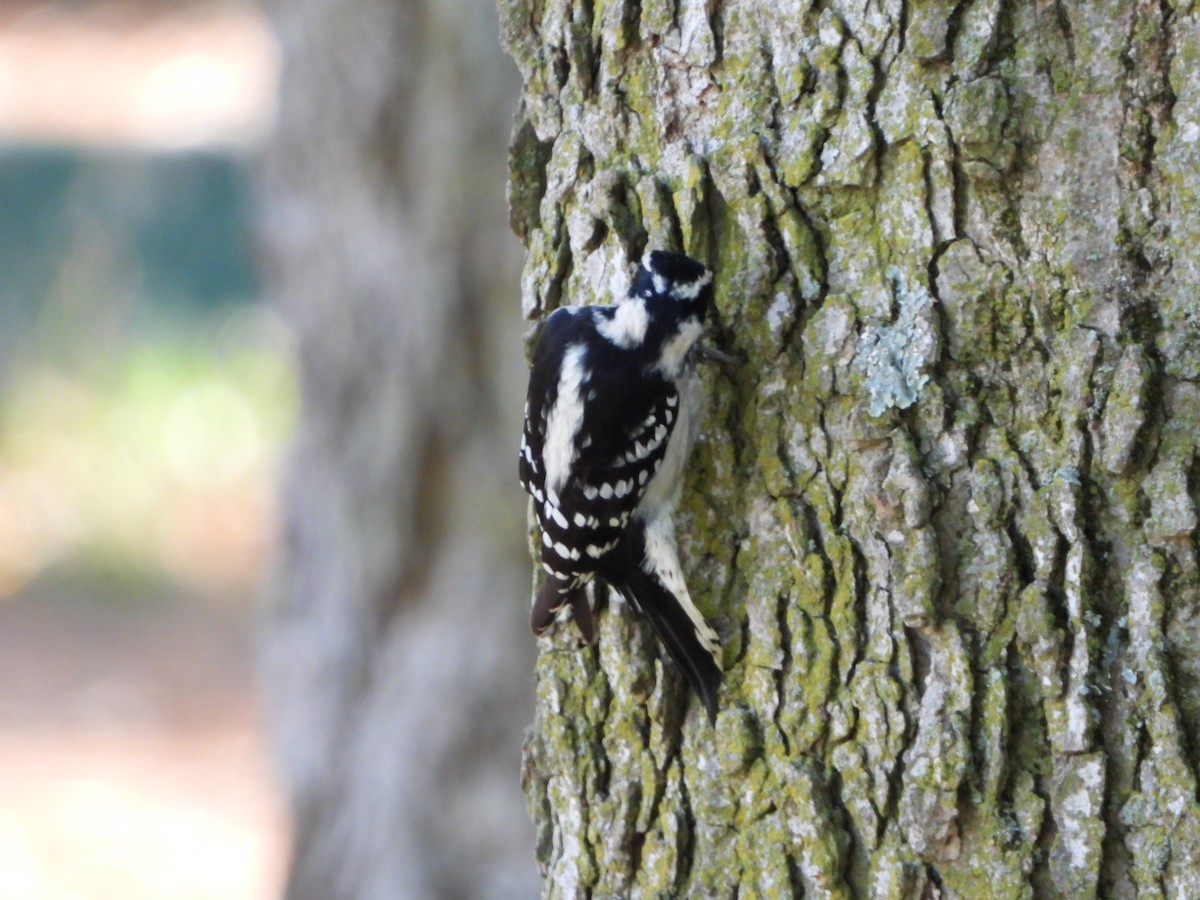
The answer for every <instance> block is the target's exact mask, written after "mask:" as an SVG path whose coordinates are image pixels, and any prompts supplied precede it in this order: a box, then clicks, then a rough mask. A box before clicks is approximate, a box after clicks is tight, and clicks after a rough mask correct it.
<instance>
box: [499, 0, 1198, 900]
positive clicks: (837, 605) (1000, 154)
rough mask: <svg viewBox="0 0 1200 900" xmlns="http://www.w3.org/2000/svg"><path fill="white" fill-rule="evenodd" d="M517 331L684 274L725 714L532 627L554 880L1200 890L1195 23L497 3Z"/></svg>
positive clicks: (1165, 6)
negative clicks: (619, 287) (708, 325)
mask: <svg viewBox="0 0 1200 900" xmlns="http://www.w3.org/2000/svg"><path fill="white" fill-rule="evenodd" d="M501 27H502V32H503V36H504V40H505V42H506V45H507V47H508V49H509V51H510V52H511V53H512V55H513V57H514V59H515V60H516V61H517V64H518V66H519V67H520V70H521V75H522V79H523V83H524V92H523V98H522V106H521V113H520V116H521V121H520V123H519V126H518V128H517V130H516V132H515V134H514V140H513V144H512V157H511V159H512V175H511V177H512V189H511V196H512V200H513V207H514V209H513V216H514V221H515V222H516V224H517V228H518V233H519V234H520V235H521V237H522V239H523V240H524V243H525V246H526V250H527V259H526V264H525V274H524V277H523V282H522V284H523V291H522V299H523V309H524V312H525V314H526V315H527V316H530V317H538V316H541V315H543V314H545V313H546V312H548V311H549V310H550V309H552V308H554V307H555V306H557V305H560V304H565V303H581V302H592V301H599V302H609V301H610V300H611V296H610V294H609V291H610V288H609V285H611V284H613V283H619V282H620V280H621V279H622V277H625V276H626V275H627V273H628V270H629V266H630V265H631V263H632V261H634V260H636V258H637V257H638V255H640V252H641V250H642V249H643V247H644V246H646V245H647V244H650V245H653V246H659V247H667V248H673V249H683V250H686V251H688V252H690V253H691V254H692V255H694V256H696V257H697V258H699V259H701V260H703V261H705V262H707V263H709V264H710V265H711V266H712V267H713V268H714V269H715V270H716V282H715V284H716V292H717V306H718V311H717V317H716V318H717V324H716V327H715V328H714V330H713V336H712V337H713V340H714V342H715V343H717V344H718V345H719V346H721V347H722V349H725V350H727V351H734V352H738V353H741V354H743V355H744V356H745V357H746V358H747V360H748V362H747V363H746V364H745V365H743V366H742V367H741V368H740V369H738V370H737V371H728V370H721V369H709V370H706V373H705V378H706V381H707V386H708V389H709V396H710V401H709V408H708V410H707V413H706V425H705V429H704V432H703V433H702V435H701V439H700V442H699V445H698V448H697V453H696V456H695V458H694V462H693V473H692V477H691V480H690V481H689V484H688V488H687V490H686V492H685V501H684V508H683V510H682V514H681V517H680V523H681V524H680V530H681V532H682V534H681V540H682V546H683V551H684V555H685V557H686V562H685V566H686V569H687V574H688V577H689V582H690V587H691V589H692V594H693V596H694V598H695V599H696V600H697V603H698V605H700V606H701V608H702V609H703V610H704V611H705V612H706V613H707V614H708V615H709V616H710V618H711V620H712V621H713V622H714V624H715V625H716V626H717V628H718V630H719V631H720V632H721V634H722V637H723V640H724V644H725V665H726V670H727V676H726V689H725V692H724V695H723V698H722V706H723V711H722V713H721V715H720V716H719V719H718V722H717V725H716V727H715V729H712V728H710V727H709V725H708V723H707V722H706V721H705V719H704V716H703V715H702V714H701V712H700V710H699V709H698V708H697V705H696V704H695V703H694V702H691V703H688V702H687V700H686V693H685V689H684V687H683V685H682V680H681V679H680V678H679V677H678V674H677V673H676V672H674V670H673V668H672V667H671V665H670V664H669V663H664V662H662V660H661V659H660V652H659V650H658V648H657V647H656V645H655V643H654V641H653V639H652V638H651V637H649V635H648V634H647V629H646V627H645V625H644V623H641V622H639V621H637V619H636V617H635V616H633V615H632V614H630V613H629V611H628V610H626V609H622V608H615V607H610V608H609V609H608V610H607V611H606V612H604V613H603V614H602V615H601V621H600V627H599V631H600V640H599V643H598V646H597V647H595V648H591V647H584V646H580V644H579V641H578V637H577V635H576V634H575V633H574V632H573V631H572V629H571V628H569V627H562V628H559V629H557V630H556V632H555V633H554V634H553V635H552V636H551V637H549V638H547V639H545V640H544V642H543V644H542V648H541V649H542V652H541V654H540V657H539V661H538V666H537V673H538V708H537V718H536V721H535V726H534V732H533V735H532V737H531V739H530V741H529V743H528V745H527V752H526V759H525V775H526V790H527V794H528V799H529V803H530V806H531V808H532V809H533V810H534V813H535V819H536V822H537V826H538V854H539V860H540V863H541V866H542V871H543V875H544V878H545V882H544V893H545V895H546V896H549V897H586V896H605V897H608V896H672V897H675V896H680V897H682V896H687V897H750V896H755V897H780V896H790V895H795V896H799V895H804V896H831V897H851V896H869V897H931V896H941V897H965V898H978V897H1030V896H1036V897H1092V896H1105V897H1134V896H1137V897H1142V896H1172V897H1190V896H1200V805H1198V802H1197V765H1198V763H1200V759H1198V757H1197V749H1196V748H1197V747H1198V746H1200V744H1198V743H1197V742H1198V740H1200V617H1198V614H1197V593H1198V587H1200V573H1198V570H1197V540H1196V539H1197V515H1196V509H1197V501H1198V500H1200V479H1198V478H1197V464H1196V448H1197V435H1198V433H1200V383H1198V382H1200V303H1198V301H1197V299H1196V298H1197V296H1200V264H1198V263H1197V258H1198V257H1197V253H1196V249H1195V248H1196V247H1197V246H1198V245H1200V244H1198V238H1200V203H1198V202H1197V201H1198V199H1200V198H1198V197H1197V194H1198V193H1200V176H1198V172H1200V66H1197V64H1196V61H1197V59H1200V15H1198V14H1197V12H1196V10H1195V9H1194V8H1193V5H1192V4H1191V3H1185V2H1169V0H1168V2H1161V3H1160V2H1125V0H1100V2H1078V0H1060V2H1056V3H1046V2H1041V0H968V2H954V0H926V2H906V0H818V2H811V3H810V2H806V0H790V2H789V0H783V2H778V3H775V2H771V3H766V2H751V0H731V2H726V3H718V4H712V3H705V2H701V0H679V2H672V0H643V2H641V3H633V2H627V0H614V2H610V3H605V4H592V3H587V2H579V0H546V2H539V3H535V2H530V0H501Z"/></svg>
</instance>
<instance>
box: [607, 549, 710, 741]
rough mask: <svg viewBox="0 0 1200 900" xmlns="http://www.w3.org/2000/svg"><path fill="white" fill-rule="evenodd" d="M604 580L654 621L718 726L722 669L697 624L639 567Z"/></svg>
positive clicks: (629, 567) (613, 573)
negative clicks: (698, 632) (706, 644)
mask: <svg viewBox="0 0 1200 900" xmlns="http://www.w3.org/2000/svg"><path fill="white" fill-rule="evenodd" d="M603 577H604V579H605V580H606V581H608V583H609V584H611V585H612V586H613V587H614V588H616V589H617V590H618V591H620V592H621V593H622V594H623V595H624V596H625V598H626V599H627V600H629V601H630V602H631V603H633V604H634V605H635V606H636V607H637V608H638V609H640V610H641V611H642V613H643V614H644V615H645V616H646V618H647V619H649V620H650V624H651V626H653V628H654V633H655V634H657V635H658V639H659V640H660V641H662V643H663V646H665V647H666V648H667V652H668V653H670V654H671V658H672V659H673V660H675V663H676V665H678V666H679V668H680V669H682V670H683V674H684V675H685V676H686V678H687V680H688V683H689V684H690V685H691V686H692V689H693V690H695V692H696V694H697V695H698V696H699V697H700V700H701V701H702V702H703V703H704V708H705V710H706V711H707V712H708V718H709V721H710V722H712V723H714V724H715V723H716V721H717V692H718V691H719V690H720V687H721V667H720V665H719V664H718V662H717V659H716V657H715V656H714V655H713V652H712V651H711V650H710V649H709V647H708V646H705V644H704V642H702V641H701V639H700V636H699V635H698V634H697V632H696V624H695V623H694V622H693V621H692V619H691V617H690V616H689V615H688V614H687V611H686V610H685V609H684V608H683V605H682V603H681V602H680V600H679V598H677V597H676V596H675V595H674V594H673V593H671V592H670V591H669V590H667V588H666V587H665V586H664V585H663V584H662V582H661V581H659V579H658V578H657V577H656V576H654V575H653V574H649V573H647V572H645V571H643V570H642V568H641V567H640V566H638V565H623V566H621V567H620V568H619V570H617V571H610V572H608V573H605V575H604V576H603Z"/></svg>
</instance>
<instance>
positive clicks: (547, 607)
mask: <svg viewBox="0 0 1200 900" xmlns="http://www.w3.org/2000/svg"><path fill="white" fill-rule="evenodd" d="M568 603H569V604H570V605H571V614H572V615H573V616H574V617H575V624H576V625H578V626H579V632H580V634H582V635H583V639H584V640H585V641H587V642H588V643H589V644H594V643H595V642H596V625H595V622H594V621H593V619H592V608H591V607H590V606H589V605H588V598H587V585H582V586H580V587H576V588H571V589H567V590H564V585H563V582H561V581H559V580H558V579H556V578H547V579H546V583H545V584H543V585H542V588H541V590H539V591H538V592H537V596H536V597H534V600H533V610H532V612H530V614H529V627H530V628H532V629H533V633H534V634H541V633H542V632H543V631H545V630H546V629H547V628H549V627H550V624H551V623H552V622H553V621H554V619H555V617H556V616H557V615H558V611H559V610H560V609H562V608H563V607H564V606H566V605H567V604H568Z"/></svg>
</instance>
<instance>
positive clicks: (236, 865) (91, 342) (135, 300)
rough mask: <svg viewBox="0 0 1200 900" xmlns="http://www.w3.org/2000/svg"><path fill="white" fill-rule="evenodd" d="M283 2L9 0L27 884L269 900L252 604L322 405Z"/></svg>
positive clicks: (4, 392)
mask: <svg viewBox="0 0 1200 900" xmlns="http://www.w3.org/2000/svg"><path fill="white" fill-rule="evenodd" d="M278 56H279V53H278V48H277V46H276V42H275V39H274V38H273V36H272V33H271V29H270V28H269V27H268V25H267V23H266V21H265V19H264V17H263V16H262V14H261V13H258V12H256V11H255V10H254V9H252V8H250V7H246V6H233V5H229V4H223V3H205V4H196V5H189V6H163V5H160V4H149V3H147V4H137V3H124V4H112V3H110V4H78V3H61V4H44V5H34V4H5V5H4V6H3V7H2V8H0V685H3V690H0V897H3V898H23V900H26V898H48V900H51V898H92V897H97V898H100V897H113V898H117V897H127V898H143V897H146V898H148V897H180V898H201V897H204V898H216V897H223V898H252V897H253V898H259V897H270V896H275V895H277V894H278V892H279V890H280V886H281V885H282V882H283V877H284V866H285V861H286V850H287V842H286V831H287V829H286V825H285V815H284V809H285V804H284V802H283V800H282V797H283V793H282V791H281V790H280V788H279V785H278V781H277V779H276V777H275V775H274V773H273V770H272V766H271V765H270V760H269V755H268V751H267V746H268V745H267V740H266V737H265V735H264V732H263V729H262V727H261V722H262V718H263V716H262V710H261V702H260V701H259V700H258V699H257V695H256V691H255V688H254V665H253V656H252V643H253V642H252V636H251V628H250V627H249V626H250V622H251V620H252V615H253V604H254V599H255V592H256V589H257V582H258V579H259V577H260V574H261V571H262V568H263V561H264V558H265V554H266V552H267V546H268V542H269V535H270V522H271V520H272V515H273V514H272V503H273V496H274V492H273V477H274V476H273V473H274V472H275V470H276V468H277V465H278V461H279V458H280V454H281V452H282V447H283V445H284V441H285V440H286V438H287V435H288V434H289V432H290V429H291V427H292V423H293V421H294V418H295V410H296V402H297V401H296V378H295V375H294V365H293V362H292V360H291V358H290V355H289V354H290V350H289V343H288V339H287V337H286V331H285V328H284V327H283V325H282V323H281V322H280V320H279V316H278V314H277V313H275V312H273V311H272V309H271V307H269V306H267V305H265V304H264V303H263V300H262V285H261V278H260V276H259V274H258V271H257V268H256V264H255V258H254V251H253V241H252V234H253V228H254V213H253V207H252V199H251V198H252V191H251V186H250V181H249V178H248V175H249V172H250V161H251V160H252V158H253V155H254V154H255V153H256V152H257V151H258V149H259V148H260V147H261V146H262V143H263V140H264V138H265V136H266V135H267V133H268V131H269V129H270V127H271V123H272V121H273V117H274V115H275V96H276V82H277V78H278V68H279V59H278Z"/></svg>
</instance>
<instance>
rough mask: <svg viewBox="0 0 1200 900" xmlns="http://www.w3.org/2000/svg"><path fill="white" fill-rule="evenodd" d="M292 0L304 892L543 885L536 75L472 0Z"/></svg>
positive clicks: (286, 244)
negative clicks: (532, 238)
mask: <svg viewBox="0 0 1200 900" xmlns="http://www.w3.org/2000/svg"><path fill="white" fill-rule="evenodd" d="M273 12H274V15H275V21H276V25H277V30H278V34H279V37H280V41H281V44H282V48H283V75H282V89H281V91H282V92H281V97H280V115H279V123H278V128H277V133H276V135H275V136H274V138H273V142H272V145H271V147H270V149H269V151H268V153H267V154H266V159H265V160H264V162H263V166H262V176H263V177H262V184H261V194H262V199H263V207H264V222H263V236H264V243H265V245H266V248H267V251H268V257H269V261H270V273H269V274H270V279H269V282H270V285H269V286H270V290H271V293H272V295H273V297H274V299H275V300H276V301H277V302H278V303H279V304H280V305H281V306H282V308H283V309H284V311H285V313H286V315H287V318H288V320H289V322H290V324H291V325H292V327H293V329H294V331H295V334H296V343H297V359H298V363H299V368H300V377H301V399H302V408H301V411H300V420H299V423H298V428H297V436H296V439H295V443H294V446H293V447H292V450H291V454H290V460H289V465H288V473H287V476H286V479H285V484H284V489H283V496H282V518H283V529H282V531H283V534H282V542H281V546H280V549H279V553H278V559H277V561H276V565H275V577H274V579H273V584H272V586H271V588H270V591H269V595H270V596H269V603H268V608H267V611H266V614H265V616H264V623H263V641H262V646H263V670H264V678H265V681H266V684H267V688H268V691H267V694H268V703H269V707H270V709H269V712H270V714H271V717H272V720H273V726H274V736H275V738H276V742H277V744H278V747H279V752H280V758H281V760H282V762H283V772H284V776H285V780H286V783H287V787H288V789H289V792H290V794H291V798H292V804H293V809H294V819H295V850H294V858H293V860H292V864H291V869H290V873H289V879H288V888H287V896H288V897H290V898H295V900H341V898H359V900H373V898H388V900H394V898H425V897H430V898H432V897H436V898H439V900H441V898H453V897H471V898H476V897H489V896H490V897H498V898H507V897H514V896H528V895H530V894H531V893H533V892H534V891H536V885H537V878H536V872H535V870H534V866H533V862H532V854H531V853H530V846H531V844H532V840H533V837H532V830H531V828H530V826H529V822H528V817H527V815H526V813H525V810H524V805H523V803H522V800H521V795H520V792H519V790H518V789H517V784H516V781H517V774H516V773H517V770H518V765H519V748H520V743H521V733H522V729H523V727H524V725H525V723H526V722H527V721H528V715H529V704H530V697H531V693H532V677H531V674H530V673H531V671H532V665H533V653H532V649H533V648H532V642H531V641H530V639H529V636H528V631H527V627H526V624H525V621H524V609H523V607H522V604H521V602H520V598H521V597H522V596H523V595H524V593H525V591H526V588H527V585H528V581H527V574H526V573H527V572H528V561H527V559H526V556H525V553H524V548H523V546H522V540H521V534H522V529H523V518H522V510H523V508H522V506H521V501H520V489H519V487H518V486H517V482H516V475H515V468H514V467H515V448H516V446H517V443H518V440H519V426H520V408H521V407H520V396H521V392H522V384H521V382H522V379H523V370H522V366H521V360H520V358H519V354H516V355H514V353H513V348H514V347H517V346H519V345H520V335H521V331H522V329H523V327H524V326H523V325H522V323H521V321H520V317H519V315H518V314H517V312H516V310H515V308H514V303H513V295H514V293H515V290H516V284H517V277H518V274H519V260H518V258H517V252H516V250H517V248H516V246H515V242H514V241H513V240H512V238H511V235H509V234H508V233H507V229H506V223H505V208H504V192H503V184H504V146H505V142H506V140H507V136H508V133H509V128H510V125H511V110H512V105H513V103H514V102H515V99H516V96H517V80H516V75H515V72H513V71H512V64H511V62H510V61H509V60H507V59H506V58H505V57H504V56H503V54H502V53H501V51H500V48H499V46H498V44H497V42H496V37H495V35H496V21H495V18H494V12H493V11H492V10H490V9H489V8H488V7H487V6H486V5H480V4H476V3H472V2H469V0H462V2H456V0H425V2H422V0H403V2H392V0H350V2H343V0H337V2H334V0H289V2H287V3H281V4H279V5H278V7H277V8H276V9H275V10H274V11H273Z"/></svg>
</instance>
